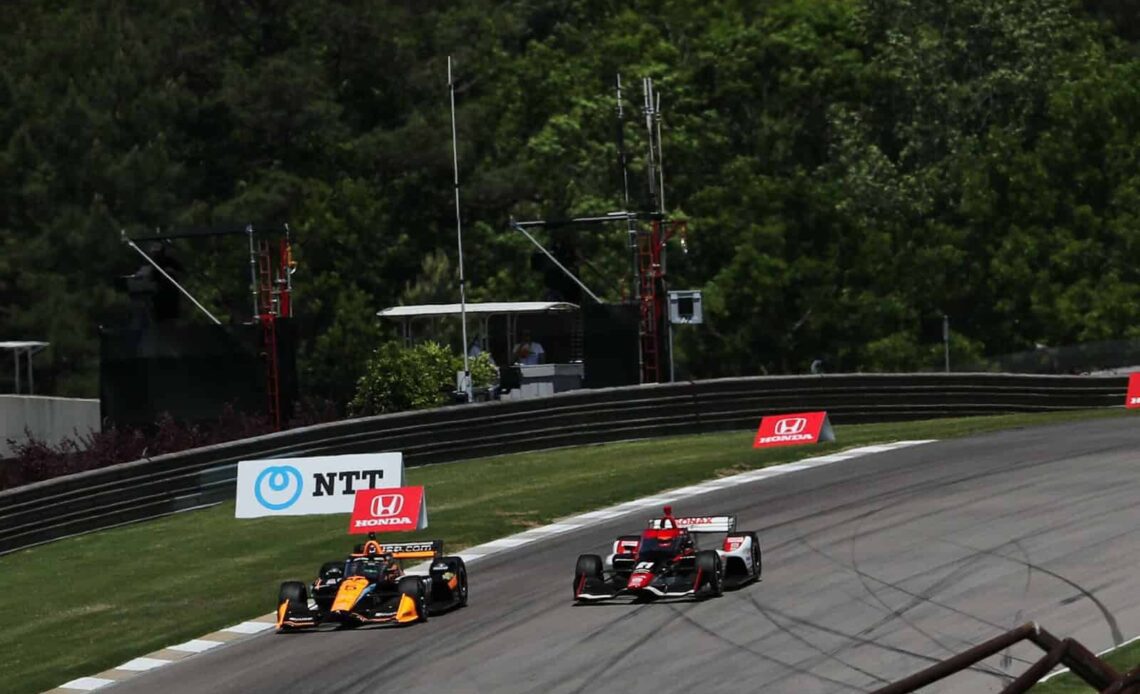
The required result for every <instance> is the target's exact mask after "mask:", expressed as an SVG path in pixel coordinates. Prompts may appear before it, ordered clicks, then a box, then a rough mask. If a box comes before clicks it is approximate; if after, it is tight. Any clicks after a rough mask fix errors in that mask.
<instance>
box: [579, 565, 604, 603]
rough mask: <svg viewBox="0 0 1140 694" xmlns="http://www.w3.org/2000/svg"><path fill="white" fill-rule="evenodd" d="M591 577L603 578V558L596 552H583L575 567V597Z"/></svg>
mask: <svg viewBox="0 0 1140 694" xmlns="http://www.w3.org/2000/svg"><path fill="white" fill-rule="evenodd" d="M590 579H596V580H599V581H600V580H602V558H601V557H599V556H598V555H596V554H583V555H582V556H580V557H578V563H577V565H576V566H575V567H574V597H575V598H577V597H578V594H579V593H581V592H582V588H583V587H584V586H585V585H586V581H588V580H590Z"/></svg>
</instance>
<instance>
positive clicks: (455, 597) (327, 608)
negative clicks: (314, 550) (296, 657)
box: [277, 533, 467, 633]
mask: <svg viewBox="0 0 1140 694" xmlns="http://www.w3.org/2000/svg"><path fill="white" fill-rule="evenodd" d="M368 538H369V539H368V541H367V542H365V543H364V544H363V545H357V546H356V548H355V551H354V552H353V553H352V554H351V555H349V557H348V558H347V559H345V560H343V561H330V562H326V563H325V564H324V565H323V566H321V570H320V573H319V574H318V576H317V579H316V580H315V581H313V583H312V585H311V586H309V587H308V588H306V586H305V584H304V583H302V582H300V581H286V582H285V583H282V584H281V590H280V592H279V593H278V596H277V631H278V633H281V632H284V631H292V630H298V629H314V628H317V627H325V628H329V629H335V628H339V627H354V626H361V625H366V624H388V625H398V624H412V623H415V622H426V621H427V620H428V616H429V615H434V614H439V613H441V612H446V611H447V610H451V609H454V608H457V607H462V606H464V605H466V604H467V567H466V566H465V565H464V564H463V560H462V559H461V558H459V557H445V556H443V540H432V541H430V542H392V543H387V544H381V543H380V542H377V541H376V539H375V535H374V534H371V533H370V534H369V536H368ZM405 559H430V560H431V565H430V568H429V570H428V575H427V576H412V575H407V574H405V573H404V568H403V565H402V564H401V562H402V561H403V560H405Z"/></svg>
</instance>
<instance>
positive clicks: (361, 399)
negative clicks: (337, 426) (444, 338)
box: [349, 342, 497, 416]
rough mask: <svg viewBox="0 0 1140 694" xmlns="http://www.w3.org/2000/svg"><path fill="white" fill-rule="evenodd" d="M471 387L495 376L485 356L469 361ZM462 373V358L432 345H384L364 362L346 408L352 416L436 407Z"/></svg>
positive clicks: (489, 381)
mask: <svg viewBox="0 0 1140 694" xmlns="http://www.w3.org/2000/svg"><path fill="white" fill-rule="evenodd" d="M470 365H471V380H472V384H473V385H474V386H475V387H477V388H484V387H487V386H489V385H491V384H492V383H493V382H494V381H495V378H496V375H497V372H496V370H495V366H494V364H493V363H492V362H491V359H490V357H488V356H487V355H486V354H485V353H484V354H480V355H479V356H478V357H475V358H474V359H471V360H470ZM462 369H463V356H462V355H458V354H455V353H454V352H452V351H451V350H449V349H447V348H446V347H444V346H442V345H440V344H438V343H435V342H421V343H419V344H417V345H415V346H414V347H410V348H406V347H402V346H400V345H399V344H397V343H391V342H390V343H388V344H385V345H384V346H382V347H380V348H379V349H377V350H376V352H375V353H374V354H373V355H372V358H371V359H369V360H368V365H367V366H366V367H365V373H364V375H363V376H361V377H360V380H359V381H358V382H357V384H356V396H355V397H353V399H352V402H351V403H350V404H349V413H350V414H352V415H353V416H365V415H373V414H384V413H387V412H402V411H404V410H419V409H424V408H428V407H439V406H440V405H444V404H446V403H447V402H449V401H450V399H451V398H450V394H451V393H452V392H454V391H455V374H456V372H457V371H461V370H462Z"/></svg>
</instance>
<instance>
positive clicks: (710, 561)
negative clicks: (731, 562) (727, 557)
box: [697, 549, 724, 598]
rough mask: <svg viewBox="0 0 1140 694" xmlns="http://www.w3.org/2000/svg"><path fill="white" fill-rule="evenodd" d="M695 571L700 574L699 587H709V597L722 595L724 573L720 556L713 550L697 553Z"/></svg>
mask: <svg viewBox="0 0 1140 694" xmlns="http://www.w3.org/2000/svg"><path fill="white" fill-rule="evenodd" d="M697 570H698V571H700V572H701V583H702V585H701V586H697V589H698V590H700V589H701V587H702V586H708V587H709V596H710V597H714V598H715V597H719V596H720V595H722V594H723V593H724V571H723V570H722V567H721V561H720V555H719V554H717V553H716V551H715V550H711V549H710V550H705V551H703V552H697Z"/></svg>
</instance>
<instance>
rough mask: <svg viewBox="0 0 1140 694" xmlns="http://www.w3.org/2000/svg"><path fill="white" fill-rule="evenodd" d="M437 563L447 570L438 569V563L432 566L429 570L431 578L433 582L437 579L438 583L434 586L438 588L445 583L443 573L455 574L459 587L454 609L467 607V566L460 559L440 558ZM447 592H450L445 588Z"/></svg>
mask: <svg viewBox="0 0 1140 694" xmlns="http://www.w3.org/2000/svg"><path fill="white" fill-rule="evenodd" d="M438 561H439V562H442V563H443V564H445V565H446V567H447V568H442V567H439V564H438V563H436V564H433V568H432V570H431V575H432V578H433V580H436V579H438V581H439V583H437V584H435V585H437V586H439V585H441V584H446V583H447V582H446V581H445V580H444V579H443V575H444V573H453V574H455V575H456V577H458V578H459V585H458V587H457V592H458V600H457V601H456V607H464V606H465V605H467V595H468V593H469V592H470V589H469V588H468V585H467V564H466V563H464V561H463V558H462V557H441V558H440V559H439V560H438ZM435 567H439V568H435ZM447 590H449V591H450V590H451V589H450V588H447Z"/></svg>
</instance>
